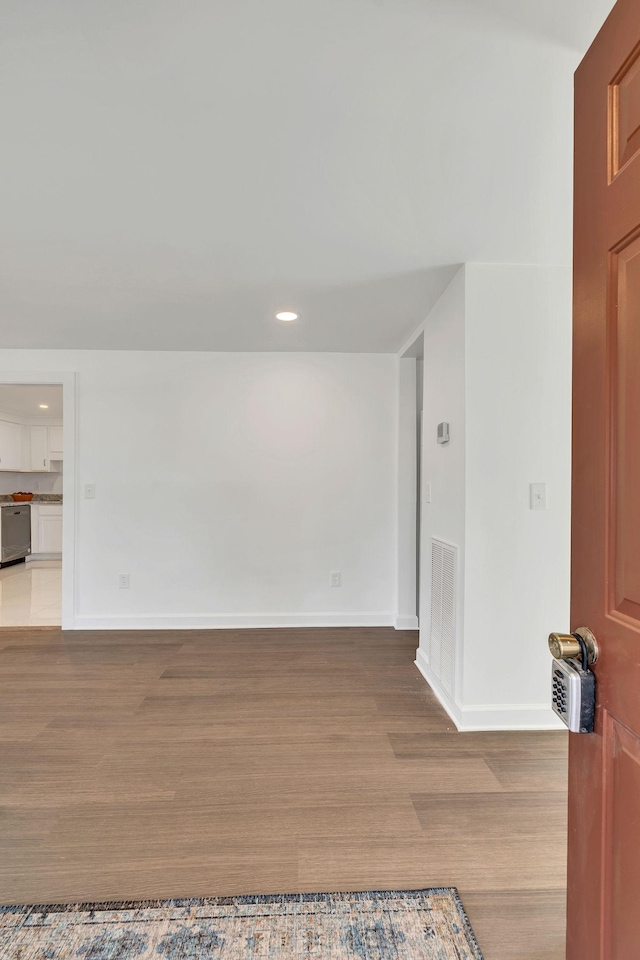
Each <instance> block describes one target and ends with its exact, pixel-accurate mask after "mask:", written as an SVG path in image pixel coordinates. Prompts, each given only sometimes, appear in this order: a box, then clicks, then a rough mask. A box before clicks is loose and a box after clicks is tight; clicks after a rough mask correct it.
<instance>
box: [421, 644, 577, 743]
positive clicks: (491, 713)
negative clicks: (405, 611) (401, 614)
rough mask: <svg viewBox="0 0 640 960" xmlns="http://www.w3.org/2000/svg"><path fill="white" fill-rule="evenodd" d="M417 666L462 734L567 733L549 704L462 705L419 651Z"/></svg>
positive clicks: (422, 652)
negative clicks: (480, 732) (526, 731)
mask: <svg viewBox="0 0 640 960" xmlns="http://www.w3.org/2000/svg"><path fill="white" fill-rule="evenodd" d="M415 663H416V667H417V668H418V670H419V671H420V673H421V674H422V676H423V677H424V678H425V680H426V681H427V683H428V684H429V686H430V687H431V689H432V690H433V692H434V693H435V695H436V697H437V698H438V700H439V701H440V703H441V704H442V706H443V707H444V709H445V710H446V711H447V713H448V714H449V716H450V717H451V719H452V720H453V722H454V723H455V725H456V727H457V728H458V730H459V731H460V732H461V733H468V732H472V731H474V730H475V731H481V730H564V729H565V727H564V724H563V723H562V721H561V720H560V719H559V718H558V717H557V716H556V715H555V713H554V712H553V710H552V709H551V707H550V706H549V704H548V703H522V704H520V703H498V704H484V703H480V704H470V705H469V706H463V705H462V704H461V703H459V702H458V701H457V700H456V701H453V700H451V698H450V697H449V696H448V695H447V693H446V691H444V690H443V689H442V687H441V686H440V684H439V683H438V681H437V679H436V678H435V677H434V676H433V675H432V674H431V671H430V669H429V664H428V663H427V658H426V657H425V655H424V651H422V650H421V649H420V648H418V650H417V651H416V661H415Z"/></svg>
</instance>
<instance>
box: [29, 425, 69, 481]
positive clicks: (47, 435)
mask: <svg viewBox="0 0 640 960" xmlns="http://www.w3.org/2000/svg"><path fill="white" fill-rule="evenodd" d="M29 431H30V435H31V471H32V472H33V473H48V472H49V471H50V470H51V461H52V460H62V427H44V426H42V427H40V426H38V427H29Z"/></svg>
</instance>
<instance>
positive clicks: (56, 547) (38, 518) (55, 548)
mask: <svg viewBox="0 0 640 960" xmlns="http://www.w3.org/2000/svg"><path fill="white" fill-rule="evenodd" d="M34 554H55V555H60V556H61V555H62V504H61V503H32V504H31V556H33V555H34Z"/></svg>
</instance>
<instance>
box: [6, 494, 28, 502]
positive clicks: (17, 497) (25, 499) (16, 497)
mask: <svg viewBox="0 0 640 960" xmlns="http://www.w3.org/2000/svg"><path fill="white" fill-rule="evenodd" d="M11 498H12V499H13V500H15V502H16V503H29V500H33V494H32V493H12V494H11Z"/></svg>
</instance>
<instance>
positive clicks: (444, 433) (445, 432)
mask: <svg viewBox="0 0 640 960" xmlns="http://www.w3.org/2000/svg"><path fill="white" fill-rule="evenodd" d="M438 443H449V424H448V423H446V422H445V421H444V420H443V421H442V423H439V424H438Z"/></svg>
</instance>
